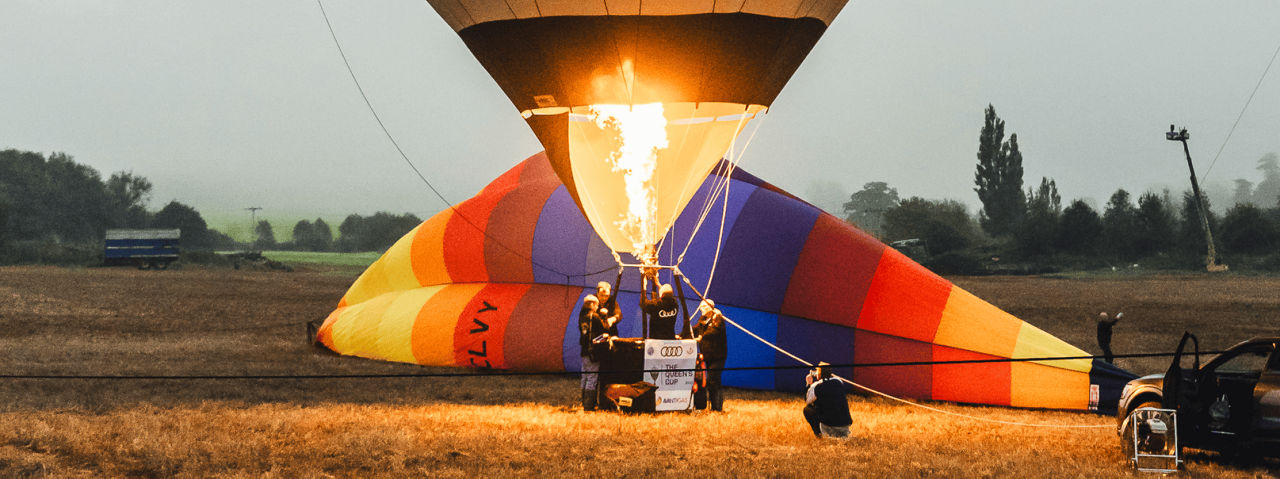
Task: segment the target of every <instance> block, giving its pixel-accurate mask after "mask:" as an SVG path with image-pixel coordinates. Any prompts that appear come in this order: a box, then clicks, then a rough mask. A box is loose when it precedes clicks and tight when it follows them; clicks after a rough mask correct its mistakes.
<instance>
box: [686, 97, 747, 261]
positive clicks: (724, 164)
mask: <svg viewBox="0 0 1280 479" xmlns="http://www.w3.org/2000/svg"><path fill="white" fill-rule="evenodd" d="M748 108H749V107H748ZM744 120H745V116H744V117H742V118H739V119H738V126H737V127H735V128H738V129H741V128H742V122H743V121H744ZM759 128H760V123H759V122H756V130H759ZM737 141H738V135H737V134H734V136H733V139H732V140H731V141H730V142H729V149H728V150H727V151H726V152H725V155H724V156H721V160H726V159H727V158H726V157H731V156H732V153H733V147H734V144H736V143H737ZM732 167H733V164H732V163H731V161H720V162H719V163H717V164H716V169H715V171H716V172H717V173H719V174H718V175H717V176H718V177H719V179H717V180H715V182H714V183H713V185H712V188H711V191H710V192H708V193H707V198H706V201H704V202H703V203H702V207H701V208H700V209H699V212H698V220H697V221H696V222H695V223H694V227H693V232H692V233H690V234H689V240H688V241H686V242H685V244H684V248H683V249H682V250H681V251H680V257H679V258H678V259H677V260H676V264H680V262H682V261H684V255H685V253H688V252H689V246H690V245H692V244H693V238H695V237H697V235H698V230H700V229H701V228H702V223H703V222H704V221H706V219H707V215H708V214H710V213H711V208H713V207H714V206H715V203H716V200H717V199H718V198H719V197H720V193H721V191H723V190H724V189H725V188H727V187H728V185H729V181H730V180H729V179H730V177H731V176H732V174H731V173H732ZM722 169H723V170H724V171H723V172H721V171H720V170H722Z"/></svg>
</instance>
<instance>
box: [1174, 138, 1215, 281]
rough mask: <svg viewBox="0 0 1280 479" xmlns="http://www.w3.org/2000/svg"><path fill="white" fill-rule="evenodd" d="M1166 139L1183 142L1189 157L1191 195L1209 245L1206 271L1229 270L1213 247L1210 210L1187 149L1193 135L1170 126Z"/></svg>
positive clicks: (1183, 150) (1205, 262)
mask: <svg viewBox="0 0 1280 479" xmlns="http://www.w3.org/2000/svg"><path fill="white" fill-rule="evenodd" d="M1164 138H1165V139H1166V140H1169V141H1181V142H1182V152H1183V153H1186V155H1187V169H1188V170H1190V171H1191V193H1192V194H1193V195H1195V197H1196V209H1197V210H1199V211H1200V228H1201V229H1203V230H1204V241H1205V243H1206V244H1208V245H1209V253H1208V256H1206V257H1205V260H1204V265H1205V271H1208V272H1210V273H1215V272H1221V271H1226V270H1227V265H1225V264H1218V252H1217V250H1216V249H1215V248H1214V247H1213V232H1211V231H1209V209H1208V208H1206V207H1205V205H1204V197H1203V196H1201V194H1200V182H1199V181H1198V180H1196V167H1195V165H1194V164H1192V163H1191V148H1189V147H1187V139H1189V138H1191V134H1190V133H1187V129H1186V128H1183V129H1181V130H1175V128H1174V126H1173V125H1169V131H1168V132H1166V133H1165V134H1164Z"/></svg>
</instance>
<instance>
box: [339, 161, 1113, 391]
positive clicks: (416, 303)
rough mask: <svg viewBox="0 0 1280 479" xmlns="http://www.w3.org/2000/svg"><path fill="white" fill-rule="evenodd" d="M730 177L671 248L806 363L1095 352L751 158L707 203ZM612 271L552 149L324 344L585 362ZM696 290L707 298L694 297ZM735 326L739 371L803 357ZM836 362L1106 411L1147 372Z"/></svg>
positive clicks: (381, 267) (417, 232)
mask: <svg viewBox="0 0 1280 479" xmlns="http://www.w3.org/2000/svg"><path fill="white" fill-rule="evenodd" d="M717 171H720V170H719V169H717ZM723 180H724V178H723V177H722V176H721V175H719V174H713V175H711V176H709V177H708V179H707V181H705V182H704V183H703V184H701V185H700V186H699V187H698V188H697V191H696V192H695V193H694V194H693V196H692V200H691V203H692V204H694V205H698V206H700V207H701V206H704V205H705V206H708V208H709V209H708V214H707V215H706V216H707V217H708V218H713V220H708V221H707V222H706V223H705V224H703V226H702V228H701V229H697V230H696V231H697V233H694V231H695V226H696V224H697V220H698V216H699V214H698V213H700V211H699V210H700V209H701V208H689V209H688V210H687V211H686V212H685V213H684V214H682V215H680V216H679V218H678V219H676V220H675V223H674V224H675V226H674V228H672V230H671V232H669V233H668V235H667V236H666V238H665V239H664V240H663V249H662V252H661V253H660V254H662V255H663V257H664V260H667V261H671V262H674V261H675V258H676V257H678V255H679V252H680V250H681V249H682V248H683V247H684V245H686V244H688V245H689V253H688V255H687V256H686V257H685V260H684V261H683V262H682V263H681V264H680V267H681V269H682V270H683V271H684V273H685V274H686V275H687V276H688V277H689V278H690V280H691V281H693V282H694V283H695V284H696V285H698V288H699V289H706V290H707V291H708V292H709V295H710V297H711V298H712V299H714V300H715V301H716V303H717V307H719V308H720V309H721V310H722V311H724V313H725V315H726V316H728V317H729V318H730V319H732V320H734V321H736V322H738V323H739V324H741V325H743V326H744V327H745V328H747V329H748V330H750V331H752V332H753V333H755V334H756V335H759V336H761V337H763V338H765V339H766V340H768V341H770V342H773V343H775V344H777V345H778V346H780V347H782V348H783V349H786V350H788V351H790V352H792V353H794V354H796V355H798V356H800V357H802V358H804V359H806V360H808V361H811V362H815V363H816V362H817V361H820V360H821V361H827V362H829V363H832V364H851V363H885V362H930V361H954V360H973V359H999V358H1043V357H1064V356H1087V355H1088V354H1087V353H1085V352H1084V351H1082V350H1080V349H1079V348H1076V347H1074V346H1072V345H1070V344H1067V343H1066V342H1064V341H1062V340H1060V339H1058V338H1056V337H1053V336H1052V335H1050V334H1048V333H1046V332H1044V331H1042V330H1040V329H1039V328H1037V327H1035V326H1034V325H1032V324H1030V323H1027V322H1025V321H1022V320H1020V319H1018V318H1016V317H1014V316H1012V315H1010V314H1008V313H1006V312H1004V311H1002V310H1000V309H999V308H996V307H995V306H993V305H991V304H989V303H987V302H985V301H983V300H981V299H979V298H977V297H976V296H974V295H972V294H970V293H969V292H967V291H965V290H963V289H961V288H959V287H957V286H955V285H954V284H952V283H950V282H949V281H947V280H945V279H943V278H941V277H939V276H937V275H935V274H933V273H932V272H930V271H928V270H927V269H925V268H924V267H922V266H920V265H919V264H916V263H915V262H913V261H911V260H910V259H909V258H907V257H906V256H904V255H902V254H901V253H899V252H897V251H896V250H894V249H892V248H889V247H887V246H885V245H884V244H882V243H880V242H879V241H877V240H876V239H874V238H872V237H871V236H869V235H867V234H865V233H863V232H862V231H859V230H858V229H856V228H854V227H853V226H851V225H849V224H848V223H845V222H844V221H842V220H840V219H838V218H835V217H834V216H831V215H829V214H827V213H824V212H822V211H820V210H819V209H818V208H816V207H814V206H812V205H809V204H808V203H805V202H804V201H801V200H799V199H797V198H795V197H793V196H791V195H789V194H787V193H786V192H783V191H781V190H779V189H777V188H776V187H773V186H772V185H770V184H768V183H765V182H763V181H761V180H759V179H758V178H755V177H753V176H751V175H749V174H747V173H746V172H743V171H742V170H737V171H735V172H734V173H733V174H732V177H731V179H729V181H728V191H727V194H726V195H725V196H723V197H721V198H720V199H719V200H718V201H716V202H714V203H709V200H710V193H711V190H712V189H713V186H714V185H715V183H717V181H720V182H722V181H723ZM722 219H723V224H724V228H723V234H722V232H721V227H720V223H721V220H722ZM713 265H714V267H713ZM713 273H714V274H713ZM615 278H616V269H615V267H614V262H613V258H612V257H611V255H610V254H609V249H608V247H607V246H605V245H604V243H603V242H602V241H601V240H600V239H599V237H598V236H596V234H595V233H594V231H593V230H592V228H591V226H590V225H589V224H588V223H587V221H586V219H585V218H584V217H583V216H582V214H581V213H580V212H579V210H578V209H577V208H576V206H575V203H574V202H573V200H572V198H571V197H570V196H569V194H568V192H567V188H566V187H565V186H564V185H563V184H562V183H561V182H560V181H559V179H558V177H557V176H556V175H555V173H554V172H553V171H552V169H551V167H550V163H549V161H548V160H547V157H546V156H544V155H542V154H539V155H535V156H534V157H532V158H530V159H528V160H526V161H524V162H523V163H520V164H519V165H517V166H516V167H514V168H512V169H511V170H510V171H508V172H506V173H505V174H503V175H502V176H500V177H499V178H498V179H496V180H494V181H493V182H492V183H490V184H489V185H488V186H487V187H485V189H484V190H482V191H481V192H480V193H479V194H477V195H476V196H475V197H473V198H471V199H469V200H467V201H465V202H463V203H461V204H459V205H458V206H457V210H456V211H455V210H452V209H448V210H444V211H442V212H440V213H439V214H437V215H435V216H433V217H432V218H430V219H428V220H426V221H425V222H423V224H422V225H420V226H419V227H418V228H416V229H414V230H413V231H411V232H410V233H409V234H407V235H405V237H404V238H402V239H401V240H400V241H399V242H397V243H396V244H395V245H394V246H392V247H391V248H390V249H389V250H388V251H387V252H386V253H385V254H384V255H383V257H382V258H381V259H379V260H378V261H377V262H375V263H374V264H373V265H371V266H370V267H369V269H368V270H367V271H365V272H364V274H362V275H361V276H360V278H359V279H357V280H356V282H355V283H354V284H353V285H352V287H351V289H350V290H349V291H348V292H347V293H346V295H345V296H344V297H343V299H342V301H341V302H340V303H339V307H338V308H337V309H336V310H335V311H333V313H331V314H330V315H329V317H328V318H327V319H326V321H325V323H324V325H323V326H322V327H321V329H320V332H319V335H318V338H317V339H318V340H319V341H320V342H321V343H323V344H325V345H326V346H328V347H329V348H331V349H333V350H334V351H337V352H339V353H342V354H349V355H356V356H362V357H368V358H374V359H384V360H391V361H402V362H408V363H416V364H425V365H434V366H462V367H482V368H485V367H492V368H508V369H519V370H534V371H577V370H578V368H579V367H580V358H579V349H578V338H577V334H578V333H577V324H576V313H577V311H578V308H579V307H581V301H582V298H583V297H584V296H586V295H587V294H591V293H594V286H595V284H596V282H598V281H610V282H612V281H614V279H615ZM667 280H669V278H668V279H667ZM639 283H640V279H639V277H638V276H637V275H635V273H634V272H633V270H631V269H629V270H628V273H627V275H626V276H625V277H624V278H623V280H622V283H621V288H620V291H618V294H617V296H618V298H619V303H618V304H619V307H620V308H621V309H622V311H623V316H624V318H623V321H622V323H621V326H620V333H621V334H622V335H623V336H631V337H634V336H639V335H640V321H639V319H638V318H640V311H639V307H638V303H639V294H638V292H637V290H638V287H639ZM687 303H688V304H687V305H686V306H687V307H688V309H689V310H690V311H694V310H696V309H697V300H696V298H688V299H687ZM728 339H729V359H728V363H727V364H726V366H727V367H766V368H767V367H773V366H795V365H797V363H796V362H795V361H794V360H792V359H790V358H788V357H787V356H785V355H782V354H780V353H778V352H776V351H775V350H773V349H772V348H770V347H769V346H767V345H764V344H763V343H761V342H759V341H758V340H756V339H754V338H752V337H750V336H749V335H747V334H746V333H745V332H742V331H740V330H738V329H736V328H732V327H730V328H729V338H728ZM837 372H838V373H839V374H842V375H844V376H845V377H848V378H851V379H853V380H854V381H857V382H859V383H861V384H864V385H867V386H869V387H872V388H876V389H879V390H882V391H885V392H887V393H890V394H895V395H899V396H904V397H910V398H917V399H934V400H947V401H957V402H965V403H979V404H993V405H1006V406H1020V407H1042V408H1061V409H1097V410H1101V411H1109V410H1114V408H1115V406H1116V401H1117V400H1118V398H1119V394H1120V389H1121V388H1122V387H1123V385H1124V383H1125V382H1127V381H1128V380H1129V379H1131V378H1132V377H1133V375H1132V374H1130V373H1128V372H1126V371H1123V370H1119V369H1116V368H1115V367H1113V366H1111V365H1109V364H1106V363H1103V362H1101V361H1091V360H1087V359H1083V360H1069V361H1030V362H996V363H970V364H933V365H929V364H924V365H913V366H882V367H865V368H863V367H860V368H855V369H848V368H845V369H842V370H837ZM803 376H804V372H803V370H794V369H777V370H770V369H762V370H742V371H726V372H725V373H724V383H725V384H726V385H729V386H736V387H746V388H757V389H780V390H800V389H802V388H803Z"/></svg>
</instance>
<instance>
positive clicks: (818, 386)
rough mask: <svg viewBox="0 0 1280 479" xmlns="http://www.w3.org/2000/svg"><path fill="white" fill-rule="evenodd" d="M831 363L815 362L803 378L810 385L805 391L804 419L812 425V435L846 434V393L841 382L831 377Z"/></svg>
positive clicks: (841, 435) (847, 432)
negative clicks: (815, 364) (814, 366)
mask: <svg viewBox="0 0 1280 479" xmlns="http://www.w3.org/2000/svg"><path fill="white" fill-rule="evenodd" d="M829 366H830V364H827V363H826V362H820V363H818V367H817V368H814V369H812V370H810V371H809V375H808V376H805V378H804V381H805V383H806V384H808V385H809V390H808V392H807V393H805V402H806V404H805V406H804V419H805V420H806V421H808V422H809V427H811V428H813V435H814V436H817V437H819V438H821V437H848V436H849V425H851V424H853V418H851V417H849V401H848V399H847V398H846V397H845V386H844V383H843V382H841V381H840V380H839V379H836V378H833V377H831V368H830V367H829Z"/></svg>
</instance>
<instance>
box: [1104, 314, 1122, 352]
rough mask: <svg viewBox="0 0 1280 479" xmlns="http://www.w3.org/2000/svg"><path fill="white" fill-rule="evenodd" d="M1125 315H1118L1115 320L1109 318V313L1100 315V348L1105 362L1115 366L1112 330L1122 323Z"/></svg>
mask: <svg viewBox="0 0 1280 479" xmlns="http://www.w3.org/2000/svg"><path fill="white" fill-rule="evenodd" d="M1123 316H1124V313H1116V317H1115V318H1107V313H1100V314H1098V347H1099V348H1101V349H1102V355H1103V357H1104V358H1105V359H1104V361H1106V362H1108V363H1110V364H1115V354H1114V353H1112V352H1111V328H1112V327H1113V326H1115V325H1116V323H1118V322H1120V318H1121V317H1123Z"/></svg>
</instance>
